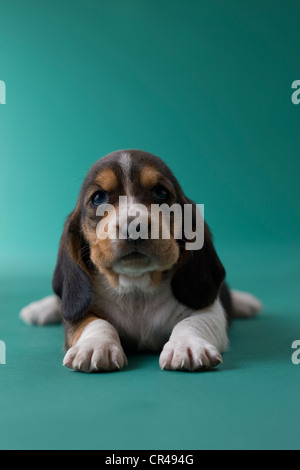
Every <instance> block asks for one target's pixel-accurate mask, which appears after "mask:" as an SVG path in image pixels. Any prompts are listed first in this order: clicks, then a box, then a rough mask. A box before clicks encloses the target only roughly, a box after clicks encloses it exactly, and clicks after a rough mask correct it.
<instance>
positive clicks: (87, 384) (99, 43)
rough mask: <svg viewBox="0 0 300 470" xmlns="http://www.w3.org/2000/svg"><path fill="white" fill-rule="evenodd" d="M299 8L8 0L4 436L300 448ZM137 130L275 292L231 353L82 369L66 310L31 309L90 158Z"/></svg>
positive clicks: (2, 126)
mask: <svg viewBox="0 0 300 470" xmlns="http://www.w3.org/2000/svg"><path fill="white" fill-rule="evenodd" d="M299 26H300V2H299V1H298V0H297V1H296V0H285V1H279V0H277V1H274V0H273V1H271V0H270V1H267V0H263V1H262V0H260V1H258V0H257V1H250V0H244V1H240V0H235V1H234V0H230V1H226V2H225V1H220V0H215V1H204V0H202V1H201V0H198V1H196V0H194V1H192V0H187V1H184V0H159V1H158V0H147V1H146V0H144V1H143V0H139V1H138V0H114V1H111V2H106V1H102V0H98V1H96V0H94V1H91V0H82V1H79V0H59V1H58V0H56V1H55V0H52V1H48V0H47V1H41V0H39V1H37V0H36V1H35V0H27V1H26V2H24V1H21V0H0V80H4V81H5V83H6V90H7V95H6V105H0V159H1V167H0V214H1V234H0V236H1V239H0V252H1V259H0V262H1V273H0V281H1V282H0V294H1V300H0V308H1V317H0V339H1V340H3V341H5V343H6V347H7V364H6V365H0V423H1V430H0V448H2V449H48V448H50V449H254V448H256V449H276V448H284V449H287V448H292V449H296V448H297V449H299V447H300V446H299V436H300V413H299V405H300V400H299V397H300V380H299V378H300V365H298V366H297V365H294V364H292V362H291V354H292V352H293V351H292V349H291V344H292V342H293V341H294V340H297V339H300V318H299V296H298V292H299V281H300V264H299V260H300V250H299V227H300V210H299V206H300V189H299V169H300V158H299V140H300V105H298V106H296V105H293V104H292V102H291V95H292V89H291V84H292V82H293V81H294V80H297V79H298V80H299V79H300V32H299V31H300V27H299ZM124 148H139V149H143V150H146V151H148V152H151V153H154V154H156V155H158V156H160V157H162V158H163V159H164V160H165V161H166V163H167V164H168V165H169V166H170V167H171V169H172V170H173V171H174V173H175V175H176V176H177V178H178V179H179V181H180V183H181V184H182V186H183V188H184V190H185V191H186V193H187V194H188V195H189V197H190V198H192V199H194V200H195V201H196V202H198V203H204V204H205V218H206V220H207V222H208V223H209V225H210V227H211V229H212V231H213V234H214V238H215V242H216V247H217V250H218V252H219V254H220V257H221V259H222V260H223V262H224V264H225V266H226V268H227V273H228V280H229V282H230V284H231V285H232V286H234V287H235V288H239V289H244V290H248V291H251V292H253V293H255V294H256V295H257V296H259V297H260V298H261V299H262V301H263V303H264V305H265V308H264V312H263V314H262V315H261V316H259V317H258V318H256V319H254V320H251V321H241V320H239V321H236V322H235V323H234V325H233V327H232V330H231V333H230V337H231V347H230V350H229V351H228V352H227V353H226V354H225V355H224V364H223V365H222V366H221V367H219V368H218V370H216V371H213V372H210V373H203V374H190V373H172V372H162V371H160V369H159V367H158V356H156V355H153V356H151V355H138V356H130V357H129V367H128V369H126V370H124V371H122V372H119V373H114V374H102V375H91V376H88V375H81V374H77V373H73V372H71V371H69V370H67V369H65V368H63V367H62V365H61V364H62V358H63V352H62V344H63V332H62V329H61V327H60V326H52V327H47V328H37V327H28V326H26V325H24V324H22V322H21V321H20V320H19V318H18V312H19V310H20V309H21V308H22V306H23V305H25V304H26V303H28V302H30V301H32V300H35V299H38V298H40V297H42V296H44V295H48V294H49V293H50V292H51V287H50V282H51V276H52V271H53V268H54V265H55V260H56V253H57V247H58V241H59V237H60V234H61V231H62V227H63V224H64V220H65V218H66V216H67V215H68V213H69V212H70V211H71V210H72V209H73V207H74V205H75V201H76V198H77V195H78V191H79V188H80V184H81V182H82V180H83V178H84V176H85V174H86V172H87V170H88V169H89V167H90V166H91V164H92V163H93V162H94V161H96V160H97V159H98V158H100V157H101V156H103V155H105V154H106V153H109V152H111V151H114V150H117V149H124Z"/></svg>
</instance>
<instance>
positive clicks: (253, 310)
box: [230, 290, 263, 318]
mask: <svg viewBox="0 0 300 470" xmlns="http://www.w3.org/2000/svg"><path fill="white" fill-rule="evenodd" d="M230 293H231V300H232V305H233V312H232V316H233V317H235V318H251V317H254V316H255V315H257V314H258V313H259V312H260V311H261V310H262V308H263V305H262V303H261V301H260V300H258V299H257V298H256V297H254V295H252V294H249V293H248V292H242V291H239V290H231V291H230Z"/></svg>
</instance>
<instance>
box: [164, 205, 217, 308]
mask: <svg viewBox="0 0 300 470" xmlns="http://www.w3.org/2000/svg"><path fill="white" fill-rule="evenodd" d="M188 202H189V203H191V202H192V201H188ZM195 211H196V207H195V205H194V204H193V214H194V216H193V225H195ZM193 228H194V229H195V227H193ZM182 242H183V244H184V245H185V242H186V240H182V241H181V243H182ZM225 274H226V273H225V269H224V267H223V265H222V263H221V261H220V259H219V257H218V255H217V253H216V251H215V248H214V245H213V242H212V236H211V233H210V230H209V228H208V226H207V224H206V223H204V244H203V247H202V248H201V249H200V250H190V251H188V250H186V249H185V248H184V246H183V248H182V253H181V257H180V259H179V262H178V267H177V270H176V271H175V273H174V276H173V279H172V282H171V285H172V291H173V294H174V296H175V297H176V299H177V300H178V301H179V302H181V303H182V304H184V305H186V306H187V307H189V308H192V309H194V310H200V309H203V308H205V307H208V306H209V305H211V304H212V303H213V302H214V301H215V299H216V298H217V296H218V294H219V291H220V288H221V285H222V282H223V281H224V279H225Z"/></svg>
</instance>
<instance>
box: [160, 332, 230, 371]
mask: <svg viewBox="0 0 300 470" xmlns="http://www.w3.org/2000/svg"><path fill="white" fill-rule="evenodd" d="M220 362H222V356H221V354H220V353H219V351H218V350H217V349H216V348H215V347H214V346H212V345H211V344H209V343H208V342H207V341H205V340H203V339H201V338H196V337H193V338H191V337H190V338H177V339H176V340H175V339H174V340H172V339H170V341H168V342H167V343H166V344H165V346H164V348H163V350H162V352H161V355H160V358H159V365H160V367H161V369H168V370H187V371H201V370H207V369H211V368H213V367H216V366H217V365H218V364H220Z"/></svg>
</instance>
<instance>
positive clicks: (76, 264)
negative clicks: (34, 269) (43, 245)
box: [52, 211, 93, 322]
mask: <svg viewBox="0 0 300 470" xmlns="http://www.w3.org/2000/svg"><path fill="white" fill-rule="evenodd" d="M88 250H89V249H88V246H85V245H84V241H83V237H82V236H81V231H80V222H79V216H77V215H76V212H75V211H74V212H72V214H70V216H69V217H68V219H67V221H66V224H65V228H64V232H63V234H62V237H61V240H60V246H59V252H58V258H57V264H56V268H55V271H54V275H53V280H52V287H53V290H54V292H55V293H56V295H58V296H59V297H60V298H61V299H62V315H63V317H64V318H65V319H66V320H68V321H71V322H76V321H79V320H81V319H82V318H83V317H84V315H85V314H86V312H87V310H88V309H89V307H90V304H91V302H92V298H93V288H92V282H91V279H90V275H89V272H88V269H87V267H86V264H85V261H84V259H83V256H82V253H84V255H85V256H86V255H87V254H88V253H87V251H88Z"/></svg>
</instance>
